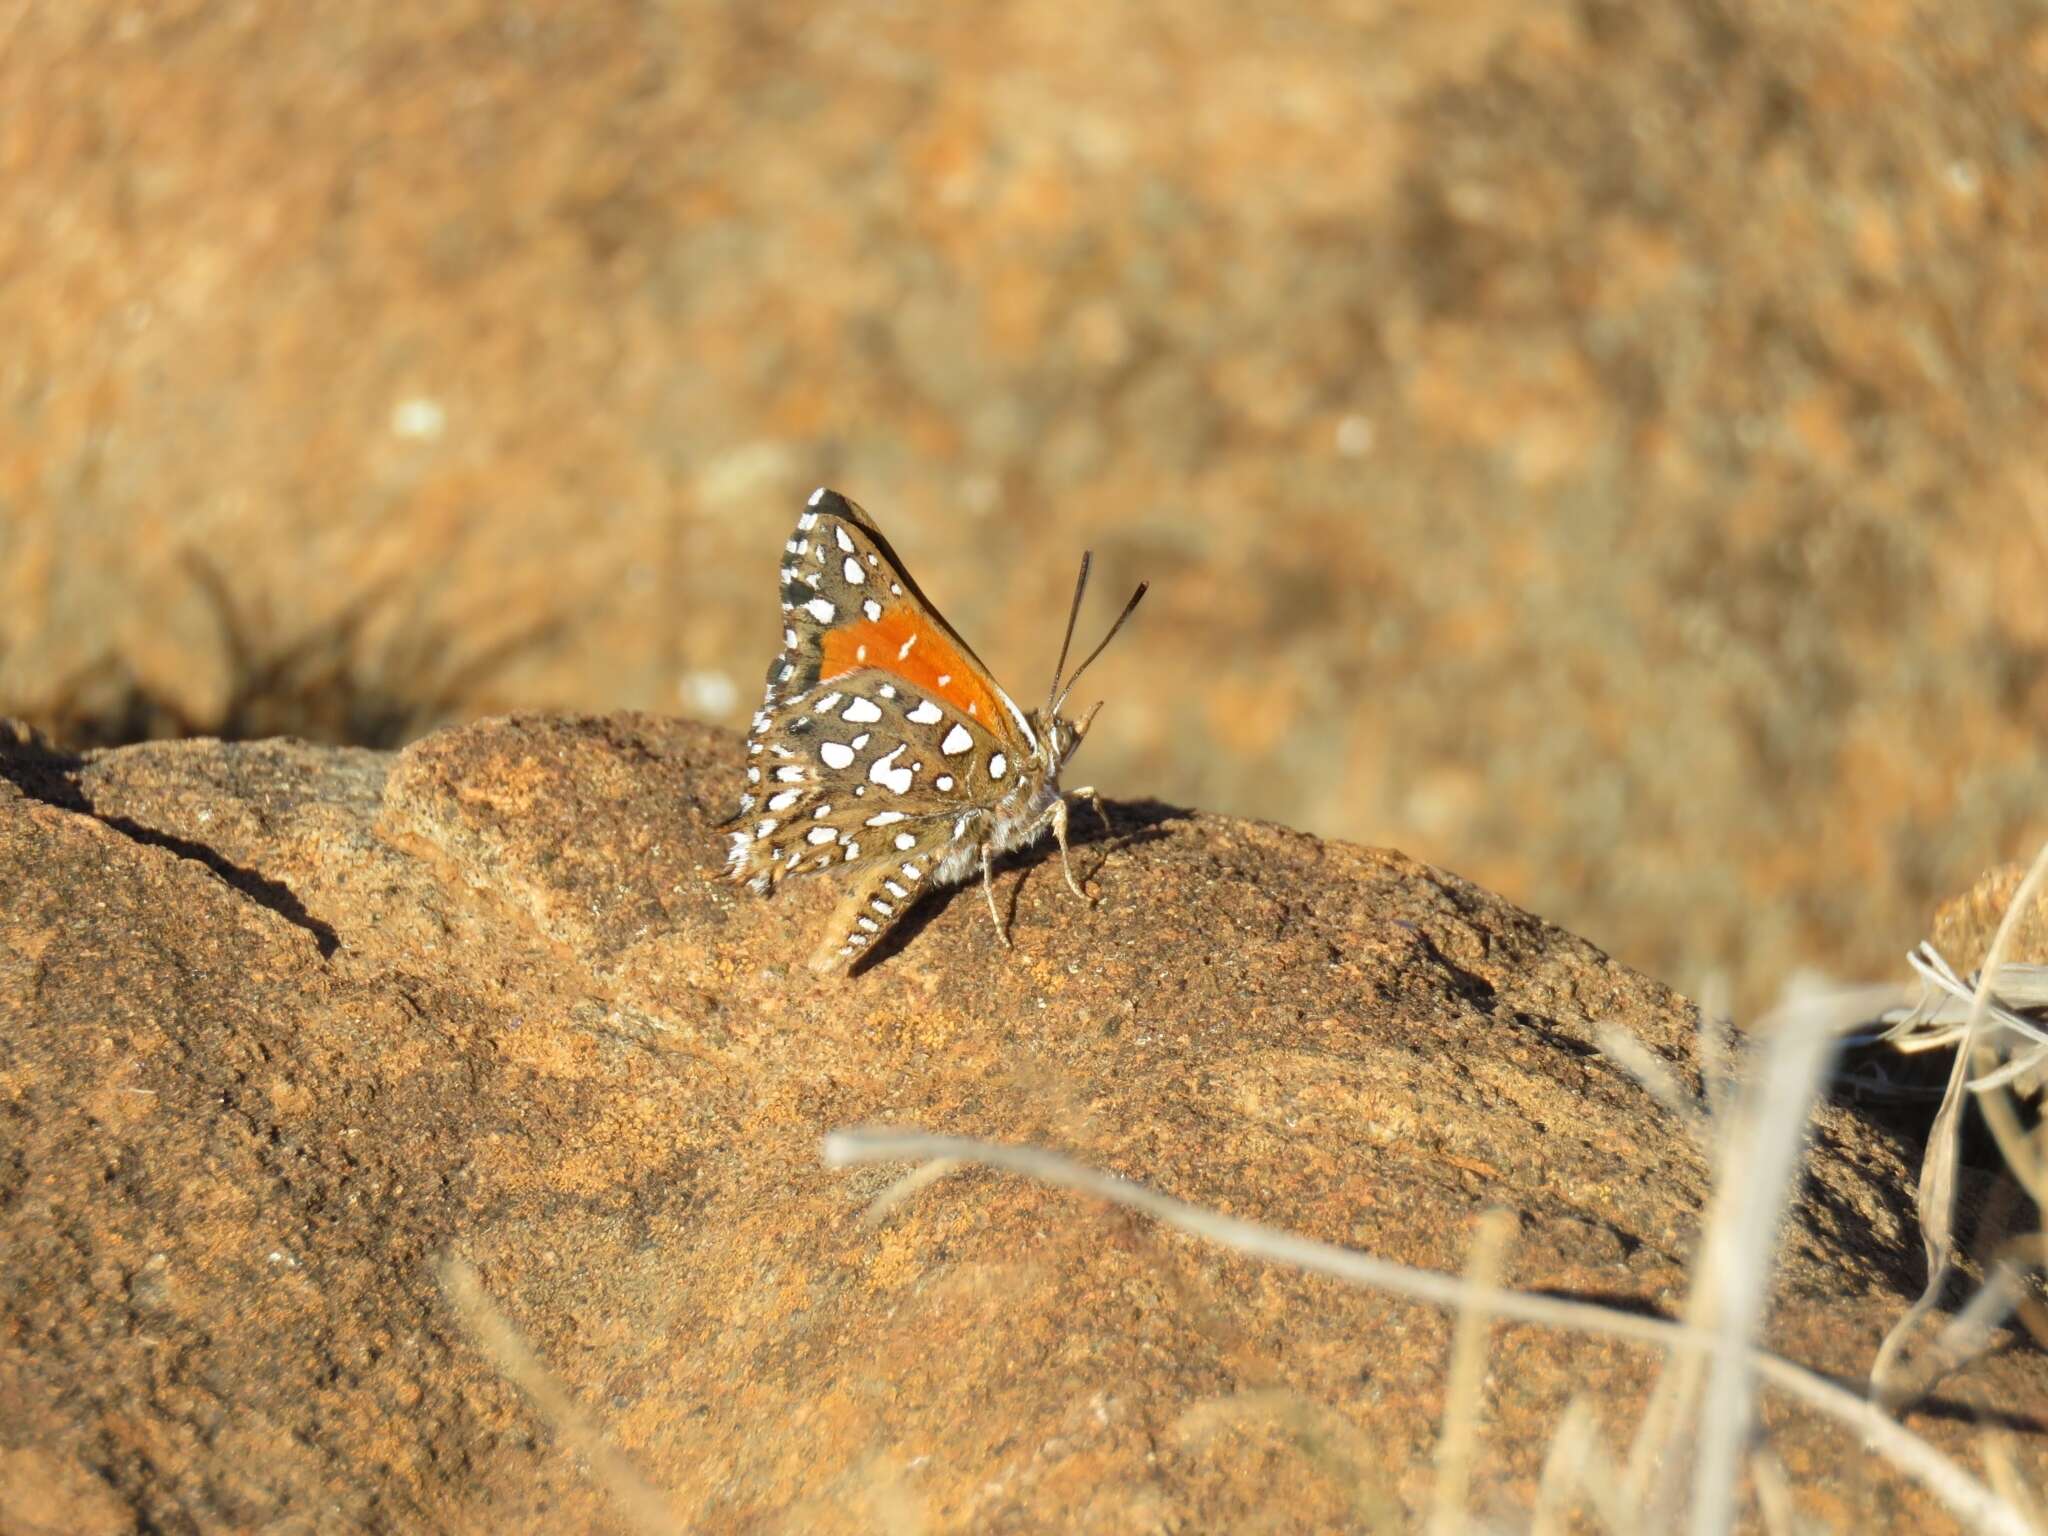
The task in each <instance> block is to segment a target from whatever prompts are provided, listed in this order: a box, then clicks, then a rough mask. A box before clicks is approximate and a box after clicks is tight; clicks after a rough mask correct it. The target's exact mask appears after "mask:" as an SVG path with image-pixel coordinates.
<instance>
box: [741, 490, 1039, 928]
mask: <svg viewBox="0 0 2048 1536" xmlns="http://www.w3.org/2000/svg"><path fill="white" fill-rule="evenodd" d="M782 607H783V646H782V650H781V652H780V653H778V654H777V656H776V658H775V660H774V661H773V662H771V663H770V664H769V668H768V678H767V693H766V697H765V699H764V700H763V702H762V706H761V710H760V712H759V713H758V714H756V715H755V717H754V721H753V730H752V732H751V734H750V739H749V741H748V743H747V753H748V767H747V781H748V783H747V790H746V792H745V794H743V795H742V796H741V799H740V809H739V812H738V814H737V816H736V817H735V818H734V821H735V823H736V824H737V829H736V830H735V831H733V833H732V834H731V835H732V845H731V849H730V851H729V853H728V857H727V869H728V873H729V875H730V876H731V878H733V879H735V880H741V881H745V882H746V883H748V884H749V885H751V886H752V887H753V888H754V889H755V890H758V891H768V890H772V889H773V888H774V887H775V886H777V885H778V884H780V882H781V881H782V880H783V879H784V878H786V877H787V876H789V875H792V874H799V873H812V872H815V871H818V870H823V869H828V868H831V867H833V866H834V865H838V866H841V867H844V868H850V869H853V870H858V871H861V872H862V873H863V875H864V878H863V880H862V881H861V883H860V885H859V887H858V888H857V889H856V890H855V891H854V893H853V894H852V895H850V896H849V897H848V900H847V903H846V905H845V906H844V907H843V908H842V910H841V913H840V914H839V916H838V917H837V918H835V920H834V923H833V926H832V933H833V936H834V937H833V939H831V940H829V941H828V942H827V944H826V945H825V946H824V947H823V948H821V949H820V951H819V955H818V957H817V959H816V960H814V962H813V963H814V964H819V963H820V962H823V968H827V969H830V968H837V967H839V966H843V965H844V964H847V963H851V960H852V959H854V958H857V956H858V954H859V953H860V952H861V951H863V950H865V949H866V948H868V947H870V946H871V945H872V943H873V942H874V941H875V939H877V938H878V937H879V936H880V934H881V933H882V932H884V931H886V929H887V928H888V927H889V926H890V925H891V924H893V923H894V922H895V921H896V920H897V918H899V917H900V916H901V914H902V912H903V911H904V910H905V909H907V907H908V905H909V902H910V900H911V899H913V898H914V896H915V894H916V889H915V888H916V887H917V886H918V885H919V884H920V883H923V882H927V881H929V882H931V883H939V882H941V881H945V880H951V879H955V878H958V876H959V874H960V873H961V872H962V870H963V867H964V865H965V864H966V863H969V862H971V847H970V846H969V845H970V844H971V842H972V837H971V833H972V829H973V827H974V825H975V823H976V821H977V820H978V819H979V818H980V817H982V816H984V815H986V814H987V808H988V805H989V804H990V803H991V802H993V801H994V800H996V799H998V798H1000V796H1001V795H1002V794H1003V793H1004V792H1005V790H1006V788H1007V787H1008V786H1009V785H1010V784H1012V783H1014V775H1015V774H1017V773H1018V772H1021V771H1022V768H1023V765H1024V764H1025V763H1026V762H1027V761H1028V760H1029V758H1030V756H1031V755H1032V754H1033V753H1034V752H1035V751H1036V747H1037V742H1036V738H1035V736H1034V734H1033V732H1032V729H1031V724H1030V721H1029V720H1028V719H1027V718H1026V717H1025V715H1024V713H1023V711H1021V710H1019V709H1018V708H1017V706H1016V705H1015V704H1014V703H1013V702H1012V701H1011V699H1010V697H1009V695H1007V694H1006V693H1004V692H1003V690H1002V688H1001V687H1000V686H999V685H998V684H997V683H996V682H995V680H994V679H993V678H992V677H991V676H990V675H989V673H988V670H987V668H986V667H984V666H983V665H982V664H981V661H980V659H979V658H978V657H976V656H975V654H974V652H973V651H972V650H970V649H969V648H968V646H967V645H966V643H965V642H964V641H962V640H961V639H960V637H959V636H958V635H957V634H955V633H954V631H953V629H952V628H951V626H949V625H948V624H947V623H946V622H945V620H944V619H942V618H941V617H940V616H939V615H938V613H937V611H936V610H935V609H933V607H932V606H931V604H930V602H929V601H927V600H926V599H925V597H924V595H923V594H922V593H921V592H920V591H919V590H918V589H917V586H916V584H915V583H914V582H912V581H911V579H910V577H909V576H908V574H907V573H906V572H905V571H904V570H903V567H902V564H901V562H900V561H898V560H897V558H896V556H895V553H894V551H893V550H891V549H890V548H889V545H888V542H887V540H885V539H884V538H883V537H882V535H881V533H880V532H879V531H878V530H877V529H876V528H875V527H874V525H873V523H872V522H871V521H870V520H869V519H868V517H867V515H866V514H865V513H864V512H862V511H861V510H860V509H859V508H858V507H856V506H855V505H854V504H853V503H852V502H850V501H847V500H846V499H845V498H844V497H842V496H839V495H837V494H836V493H834V492H831V491H820V492H818V493H817V494H816V495H814V496H813V497H812V498H811V500H810V503H809V504H808V505H807V507H806V508H805V511H804V513H803V515H802V516H800V517H799V518H798V520H797V527H796V531H795V533H794V534H793V535H792V536H791V538H790V539H789V541H788V543H787V545H786V546H785V556H784V561H783V567H782ZM963 848H966V849H968V852H967V854H966V855H965V856H963V854H962V849H963ZM870 866H872V867H870ZM891 885H895V886H898V887H901V888H902V890H903V891H904V892H905V894H904V895H897V894H896V893H895V892H894V891H892V890H891V889H890V886H891ZM883 908H887V910H883Z"/></svg>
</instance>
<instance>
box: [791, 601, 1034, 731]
mask: <svg viewBox="0 0 2048 1536" xmlns="http://www.w3.org/2000/svg"><path fill="white" fill-rule="evenodd" d="M822 639H823V642H824V643H823V647H822V649H823V653H824V654H823V660H822V662H821V664H820V666H819V668H818V681H819V683H821V684H823V683H829V682H831V681H832V679H833V678H835V677H844V676H845V675H846V674H847V673H849V672H858V671H860V670H861V669H862V668H864V667H873V668H875V669H877V670H878V671H882V672H890V673H894V674H895V675H896V676H897V677H900V678H902V679H903V681H904V682H906V683H909V684H910V685H911V686H912V687H914V688H919V689H922V690H923V691H924V692H926V693H928V694H930V695H932V696H933V697H934V698H937V699H942V700H944V701H945V702H946V703H947V704H950V705H951V706H952V707H953V708H954V709H956V710H958V711H959V712H960V713H961V714H963V715H965V716H967V717H968V718H969V719H970V720H972V721H974V722H975V723H976V724H977V725H982V726H986V727H987V728H988V729H989V730H991V731H993V732H995V734H996V736H997V737H998V738H999V739H1001V738H1007V737H1009V736H1012V735H1014V734H1015V733H1016V727H1015V726H1013V725H1012V724H1011V723H1010V718H1009V712H1008V711H1007V710H1005V709H1004V708H1003V706H1002V705H1001V704H1000V703H999V702H997V700H996V697H995V695H994V694H992V693H990V692H989V690H988V686H987V684H985V683H984V682H983V681H982V678H981V669H980V668H979V667H977V666H976V665H975V664H974V663H973V662H971V661H969V660H968V659H967V658H966V657H965V656H962V655H961V654H960V652H959V650H958V649H957V648H956V647H955V646H954V644H953V642H952V641H951V640H949V639H948V638H947V637H946V636H945V635H943V634H941V633H940V632H939V631H938V630H935V629H933V628H931V627H930V626H928V625H924V624H920V623H918V621H917V616H916V615H915V614H913V613H911V612H910V611H909V610H908V609H904V608H891V609H888V610H887V611H885V612H884V613H883V614H882V616H881V617H880V618H879V619H870V620H868V621H867V622H865V623H861V624H845V625H841V626H839V627H837V628H834V629H828V630H826V631H825V633H824V635H823V636H822ZM942 678H943V679H944V681H943V682H942V681H940V680H941V679H942Z"/></svg>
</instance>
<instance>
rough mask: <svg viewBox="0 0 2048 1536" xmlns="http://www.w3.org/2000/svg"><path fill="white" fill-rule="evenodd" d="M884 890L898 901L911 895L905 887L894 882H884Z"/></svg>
mask: <svg viewBox="0 0 2048 1536" xmlns="http://www.w3.org/2000/svg"><path fill="white" fill-rule="evenodd" d="M882 889H883V890H885V891H887V892H888V893H889V894H890V895H891V896H894V897H895V898H896V899H897V900H898V901H901V900H902V899H903V898H904V897H906V896H908V895H909V894H910V892H908V891H906V890H905V889H903V887H902V886H900V885H898V884H897V883H896V882H895V881H894V880H884V881H883V882H882Z"/></svg>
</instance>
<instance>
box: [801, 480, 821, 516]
mask: <svg viewBox="0 0 2048 1536" xmlns="http://www.w3.org/2000/svg"><path fill="white" fill-rule="evenodd" d="M824 499H825V487H824V486H822V485H821V486H819V487H818V488H817V489H816V490H815V491H813V492H811V499H810V500H809V501H807V502H805V503H804V505H805V506H807V507H815V506H816V505H817V504H818V503H819V502H821V501H823V500H824ZM813 521H816V519H813Z"/></svg>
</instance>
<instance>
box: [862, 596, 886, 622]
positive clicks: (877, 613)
mask: <svg viewBox="0 0 2048 1536" xmlns="http://www.w3.org/2000/svg"><path fill="white" fill-rule="evenodd" d="M860 611H861V612H862V613H864V614H866V615H867V616H868V619H869V621H870V622H873V621H874V620H876V619H879V618H881V616H882V605H881V604H880V603H878V602H876V601H875V600H874V599H873V598H872V597H870V598H866V599H864V600H863V601H862V602H861V605H860Z"/></svg>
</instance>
